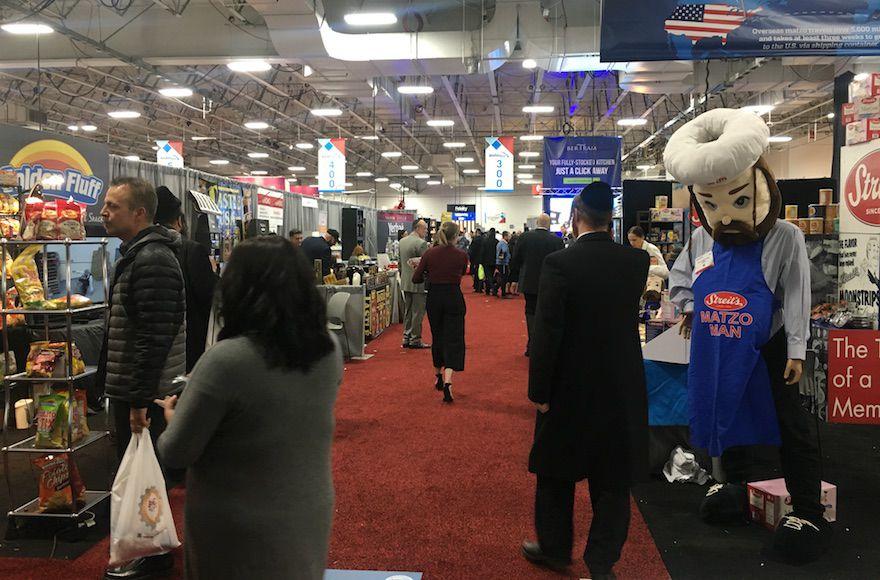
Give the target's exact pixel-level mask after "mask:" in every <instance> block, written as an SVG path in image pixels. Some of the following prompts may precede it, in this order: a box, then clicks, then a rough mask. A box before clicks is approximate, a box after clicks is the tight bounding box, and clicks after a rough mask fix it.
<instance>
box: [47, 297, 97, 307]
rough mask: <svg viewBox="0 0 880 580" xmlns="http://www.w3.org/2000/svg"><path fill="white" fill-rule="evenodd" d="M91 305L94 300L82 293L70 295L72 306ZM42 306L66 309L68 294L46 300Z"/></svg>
mask: <svg viewBox="0 0 880 580" xmlns="http://www.w3.org/2000/svg"><path fill="white" fill-rule="evenodd" d="M91 305H92V301H91V300H90V299H89V298H86V297H85V296H83V295H82V294H71V295H70V307H71V308H85V307H86V306H91ZM41 308H44V309H46V310H64V309H65V308H67V296H62V297H61V298H53V299H52V300H46V301H44V302H43V304H42V306H41Z"/></svg>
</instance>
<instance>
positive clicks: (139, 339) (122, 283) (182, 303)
mask: <svg viewBox="0 0 880 580" xmlns="http://www.w3.org/2000/svg"><path fill="white" fill-rule="evenodd" d="M157 205H158V201H157V199H156V192H155V191H153V186H151V185H150V184H149V183H147V182H146V181H144V180H142V179H138V178H134V177H121V178H117V179H114V180H113V182H112V183H111V184H110V189H108V190H107V194H106V196H105V198H104V207H103V208H102V209H101V217H102V218H103V221H104V227H105V228H106V230H107V234H108V235H111V236H116V237H117V238H119V239H121V240H122V246H120V248H119V249H120V254H121V257H120V258H119V260H117V262H116V265H115V268H114V273H113V281H112V286H111V289H110V300H109V304H110V320H109V323H108V326H107V334H106V338H105V341H106V345H105V352H106V355H105V356H104V357H103V360H102V364H101V368H100V369H99V372H100V374H101V375H102V376H103V377H104V385H105V392H106V394H107V396H108V397H109V398H110V399H111V401H112V403H113V415H114V422H115V424H116V449H117V453H118V454H119V456H120V458H121V457H122V455H123V454H124V453H125V449H126V447H128V442H129V440H130V439H131V434H132V433H140V432H141V431H142V430H143V429H144V428H145V427H149V428H150V435H151V436H152V438H153V439H154V443H155V439H156V438H158V436H159V435H160V434H161V433H162V431H163V430H164V427H165V417H164V414H163V409H162V407H160V406H159V405H156V404H155V403H154V402H153V401H155V400H156V399H161V398H163V397H164V396H165V395H167V394H168V393H169V392H170V391H171V390H172V388H173V387H172V383H173V380H174V377H176V376H177V375H180V374H183V373H184V372H185V371H186V320H185V317H186V296H185V291H184V282H183V274H182V273H181V271H180V265H179V264H178V261H177V251H178V249H179V248H180V245H181V243H180V235H178V234H177V232H174V231H171V230H168V229H167V228H165V227H163V226H157V225H153V223H154V221H155V217H156V206H157ZM172 566H173V560H172V557H171V554H163V555H160V556H154V557H151V558H145V559H141V560H135V561H134V562H131V563H129V564H127V565H125V566H121V567H119V568H115V569H111V570H108V571H107V573H106V575H105V577H106V578H110V579H121V578H142V577H145V575H147V574H150V573H158V572H162V571H166V570H168V569H170V568H171V567H172Z"/></svg>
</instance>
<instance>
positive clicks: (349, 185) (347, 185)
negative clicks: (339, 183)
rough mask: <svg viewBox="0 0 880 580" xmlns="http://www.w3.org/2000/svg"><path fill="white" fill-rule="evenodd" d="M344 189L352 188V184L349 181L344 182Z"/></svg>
mask: <svg viewBox="0 0 880 580" xmlns="http://www.w3.org/2000/svg"><path fill="white" fill-rule="evenodd" d="M345 187H354V184H353V183H352V182H350V181H346V182H345Z"/></svg>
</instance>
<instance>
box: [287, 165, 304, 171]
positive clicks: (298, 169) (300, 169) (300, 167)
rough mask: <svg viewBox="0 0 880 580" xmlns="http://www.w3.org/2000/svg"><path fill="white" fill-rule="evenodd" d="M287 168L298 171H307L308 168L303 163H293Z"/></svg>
mask: <svg viewBox="0 0 880 580" xmlns="http://www.w3.org/2000/svg"><path fill="white" fill-rule="evenodd" d="M287 170H288V171H293V172H297V171H305V170H306V168H305V167H303V166H302V165H291V166H290V167H288V168H287Z"/></svg>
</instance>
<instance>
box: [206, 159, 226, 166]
mask: <svg viewBox="0 0 880 580" xmlns="http://www.w3.org/2000/svg"><path fill="white" fill-rule="evenodd" d="M208 163H210V164H211V165H229V160H228V159H211V160H210V161H208Z"/></svg>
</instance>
